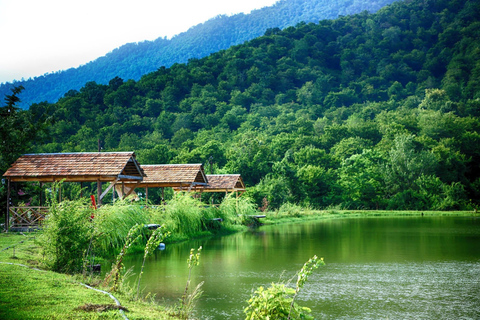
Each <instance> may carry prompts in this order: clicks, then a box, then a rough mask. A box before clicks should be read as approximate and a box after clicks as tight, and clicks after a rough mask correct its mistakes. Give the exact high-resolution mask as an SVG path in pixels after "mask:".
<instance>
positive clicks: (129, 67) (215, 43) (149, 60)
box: [0, 0, 393, 108]
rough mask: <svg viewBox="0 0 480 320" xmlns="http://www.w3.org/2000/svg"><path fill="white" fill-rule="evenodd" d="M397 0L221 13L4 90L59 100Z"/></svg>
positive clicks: (298, 2)
mask: <svg viewBox="0 0 480 320" xmlns="http://www.w3.org/2000/svg"><path fill="white" fill-rule="evenodd" d="M392 2H393V0H377V1H370V0H281V1H279V2H277V3H276V4H275V5H273V6H271V7H265V8H262V9H258V10H253V11H252V12H251V13H249V14H236V15H233V16H226V15H220V16H217V17H215V18H213V19H210V20H208V21H206V22H205V23H202V24H199V25H196V26H194V27H192V28H190V29H189V30H188V31H186V32H184V33H181V34H179V35H177V36H175V37H173V38H172V39H166V38H158V39H156V40H154V41H144V42H138V43H128V44H125V45H123V46H121V47H120V48H117V49H115V50H113V51H112V52H110V53H108V54H106V55H105V56H103V57H100V58H98V59H96V60H94V61H92V62H89V63H87V64H85V65H82V66H80V67H78V68H71V69H68V70H64V71H57V72H52V73H49V74H45V75H43V76H39V77H35V78H33V79H28V80H25V81H14V82H13V83H5V84H1V85H0V95H1V96H5V95H6V94H10V89H11V88H12V87H13V86H14V85H16V86H18V85H23V86H24V87H25V90H24V91H23V92H22V93H21V94H20V96H19V97H20V99H21V102H20V103H19V104H18V106H19V107H21V108H28V107H29V106H30V105H31V104H32V103H38V102H42V101H48V102H55V101H57V100H58V99H59V98H60V97H62V96H63V95H64V94H65V93H66V92H68V91H69V90H78V89H80V88H81V87H82V86H84V85H85V83H87V82H91V81H94V82H96V83H98V84H107V83H108V82H109V81H110V80H111V79H113V78H115V77H117V76H118V77H120V78H122V79H125V80H127V79H133V80H139V79H140V78H141V77H142V76H143V75H144V74H147V73H149V72H152V71H155V70H157V69H158V68H160V67H162V66H165V67H170V66H171V65H173V64H175V63H185V62H187V61H188V60H189V59H192V58H201V57H205V56H207V55H209V54H211V53H213V52H217V51H219V50H224V49H227V48H229V47H231V46H233V45H237V44H241V43H243V42H245V41H247V40H251V39H254V38H256V37H259V36H261V35H263V34H264V33H265V31H266V30H267V29H273V28H279V29H283V28H285V27H288V26H294V25H296V24H298V23H300V22H306V23H309V22H314V23H318V22H319V21H320V20H324V19H334V18H337V17H338V16H344V15H350V14H354V13H359V12H362V11H368V12H371V13H373V12H376V11H377V10H379V9H380V8H381V7H383V6H385V5H387V4H389V3H392Z"/></svg>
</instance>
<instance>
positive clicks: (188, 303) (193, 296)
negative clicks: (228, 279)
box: [177, 246, 203, 319]
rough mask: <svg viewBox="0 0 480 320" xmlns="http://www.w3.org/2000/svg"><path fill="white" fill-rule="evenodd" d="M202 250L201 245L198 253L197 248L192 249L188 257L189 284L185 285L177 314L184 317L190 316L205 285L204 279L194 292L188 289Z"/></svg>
mask: <svg viewBox="0 0 480 320" xmlns="http://www.w3.org/2000/svg"><path fill="white" fill-rule="evenodd" d="M200 251H202V247H201V246H200V247H199V248H198V249H197V253H195V249H191V250H190V255H189V257H188V259H187V264H188V278H187V284H186V285H185V290H184V292H183V295H182V298H181V300H180V307H179V310H178V312H177V316H179V317H180V318H182V319H188V318H189V316H190V314H191V313H192V311H193V308H194V307H195V302H196V301H197V300H198V299H199V298H200V296H201V295H202V293H203V291H202V290H201V287H202V285H203V281H202V282H200V283H199V284H198V285H197V286H196V287H195V289H194V290H193V291H192V293H190V294H188V289H189V287H190V280H191V276H192V269H193V268H194V267H196V266H198V265H199V263H200Z"/></svg>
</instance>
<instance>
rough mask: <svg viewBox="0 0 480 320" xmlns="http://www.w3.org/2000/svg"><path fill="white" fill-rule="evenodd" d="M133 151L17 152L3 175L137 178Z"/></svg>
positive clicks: (31, 178)
mask: <svg viewBox="0 0 480 320" xmlns="http://www.w3.org/2000/svg"><path fill="white" fill-rule="evenodd" d="M142 175H143V174H142V170H141V168H140V165H139V164H138V162H137V161H136V159H135V153H134V152H92V153H40V154H26V155H23V156H21V157H20V158H18V159H17V161H15V163H14V164H13V165H12V166H11V167H10V168H9V169H8V170H7V172H5V174H4V175H3V176H5V177H7V178H9V179H11V181H43V182H47V181H59V180H63V179H65V181H97V180H100V181H114V180H116V179H120V180H141V178H142Z"/></svg>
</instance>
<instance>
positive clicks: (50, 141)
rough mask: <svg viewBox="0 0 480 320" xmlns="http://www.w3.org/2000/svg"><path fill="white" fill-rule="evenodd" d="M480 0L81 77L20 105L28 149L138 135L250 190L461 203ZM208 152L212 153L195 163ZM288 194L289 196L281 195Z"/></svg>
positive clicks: (471, 141) (362, 204) (474, 131)
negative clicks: (102, 77) (34, 124)
mask: <svg viewBox="0 0 480 320" xmlns="http://www.w3.org/2000/svg"><path fill="white" fill-rule="evenodd" d="M479 6H480V0H467V1H459V0H450V1H448V0H445V1H423V0H412V1H403V2H395V3H393V4H391V5H389V6H387V7H384V8H382V9H381V10H379V11H378V12H377V13H375V14H369V13H367V12H362V13H359V14H355V15H351V16H344V17H340V18H338V19H336V20H322V21H320V22H319V23H317V24H315V23H300V24H298V25H297V26H296V27H287V28H285V29H283V30H280V29H269V30H267V32H266V33H265V35H263V36H261V37H258V38H255V39H253V40H251V41H248V42H245V43H244V44H241V45H237V46H234V47H231V48H229V49H227V50H221V51H219V52H217V53H214V54H211V55H209V56H208V57H205V58H201V59H190V61H189V62H188V63H187V64H174V65H172V66H171V67H170V68H165V67H162V68H159V69H158V70H157V71H155V72H152V73H149V74H147V75H144V76H142V77H141V79H140V80H139V81H134V80H127V81H124V80H123V79H121V78H120V77H116V78H114V79H112V80H110V81H109V83H108V84H105V85H103V84H97V83H94V82H89V83H87V84H86V85H85V86H84V87H82V88H81V89H80V90H79V91H70V92H68V93H67V94H66V95H65V96H64V97H63V98H61V99H60V100H59V101H58V102H57V103H55V104H50V103H40V104H34V105H32V106H31V107H30V110H28V111H25V112H24V113H23V115H24V116H25V117H27V118H28V119H38V118H40V117H41V116H50V117H52V118H54V119H55V124H54V125H52V126H51V127H50V128H49V129H48V130H47V131H44V132H43V133H42V134H41V135H40V136H38V137H37V138H36V139H35V143H33V144H32V146H31V148H30V150H31V151H32V152H61V151H96V150H97V146H98V141H100V143H101V146H102V148H103V150H105V151H113V150H135V151H136V152H137V155H138V159H139V161H140V163H142V164H148V163H199V162H201V163H207V161H208V160H209V159H212V160H213V169H214V171H215V172H216V173H240V174H242V176H243V178H244V180H245V182H246V184H247V185H248V186H249V189H248V192H247V194H248V195H250V196H251V197H252V198H253V199H255V201H256V202H257V204H259V205H260V204H262V201H263V204H268V205H269V206H270V207H271V208H283V209H282V210H289V209H288V208H289V206H288V205H286V204H285V203H294V204H297V203H298V204H302V205H308V206H312V207H331V208H339V207H340V208H353V209H358V208H369V209H376V208H378V209H396V210H402V209H416V210H427V209H438V210H443V209H472V208H474V207H476V206H478V203H479V199H480V167H479V166H478V163H480V121H479V118H478V117H479V115H480V59H479V58H480V57H479V55H480V43H479V42H478V39H479V38H480V10H478V8H479ZM208 167H210V166H208ZM290 208H291V206H290Z"/></svg>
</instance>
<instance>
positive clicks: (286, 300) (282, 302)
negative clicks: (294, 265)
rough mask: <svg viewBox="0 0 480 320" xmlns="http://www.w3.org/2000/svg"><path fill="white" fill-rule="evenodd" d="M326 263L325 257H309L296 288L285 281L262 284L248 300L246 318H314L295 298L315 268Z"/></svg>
mask: <svg viewBox="0 0 480 320" xmlns="http://www.w3.org/2000/svg"><path fill="white" fill-rule="evenodd" d="M324 264H325V263H324V262H323V258H321V259H319V258H318V257H317V256H313V257H312V258H311V259H309V260H308V261H307V262H306V263H305V264H304V265H303V267H302V269H301V270H300V271H299V273H298V276H297V283H296V288H295V289H292V288H289V287H287V285H286V284H284V283H272V284H271V286H270V287H268V288H267V289H264V288H263V286H260V287H259V288H258V289H257V290H255V292H254V293H253V294H252V297H251V298H250V299H249V300H248V306H247V307H246V308H245V309H244V313H245V314H246V318H245V319H246V320H254V319H313V317H311V316H309V315H308V313H310V309H309V308H306V307H301V306H299V305H298V304H297V303H295V298H296V297H297V295H298V293H299V291H300V289H301V288H303V286H304V285H305V283H306V281H307V279H308V276H309V275H310V274H311V273H312V272H313V270H314V269H316V268H318V267H319V266H321V265H324Z"/></svg>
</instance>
